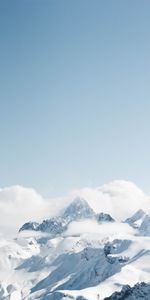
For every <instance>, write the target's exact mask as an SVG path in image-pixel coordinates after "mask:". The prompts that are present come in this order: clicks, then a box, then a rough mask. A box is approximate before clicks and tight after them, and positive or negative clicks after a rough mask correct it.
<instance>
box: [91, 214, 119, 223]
mask: <svg viewBox="0 0 150 300" xmlns="http://www.w3.org/2000/svg"><path fill="white" fill-rule="evenodd" d="M96 219H97V221H98V222H115V220H114V219H113V218H112V217H111V216H110V215H109V214H105V213H100V214H97V215H96Z"/></svg>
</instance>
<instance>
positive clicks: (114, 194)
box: [0, 181, 150, 236]
mask: <svg viewBox="0 0 150 300" xmlns="http://www.w3.org/2000/svg"><path fill="white" fill-rule="evenodd" d="M78 196H79V197H81V198H84V199H85V200H87V202H88V203H89V205H90V206H91V207H92V208H93V209H94V210H95V212H106V213H109V214H110V215H112V217H113V218H115V219H116V220H117V221H120V220H124V219H126V218H127V217H129V216H131V215H132V214H133V213H135V212H136V211H137V210H138V209H143V210H146V211H149V209H150V199H149V197H148V196H147V195H145V194H144V193H143V192H142V191H141V190H140V189H139V188H138V187H137V186H136V185H135V184H133V183H131V182H127V181H113V182H111V183H109V184H106V185H103V186H102V187H100V188H83V189H80V190H76V191H73V192H72V193H71V194H70V195H68V196H67V197H62V198H51V199H44V198H43V197H42V196H41V195H40V194H38V193H37V192H36V191H35V190H34V189H32V188H24V187H22V186H12V187H6V188H1V189H0V233H1V234H2V235H10V236H11V235H13V234H15V233H17V231H18V229H19V228H20V227H21V225H22V224H24V223H25V222H28V221H41V220H43V219H44V218H50V217H52V216H54V215H58V214H59V213H60V212H61V210H63V209H64V208H65V207H66V206H67V204H68V203H69V202H70V201H71V200H73V199H74V198H75V197H78ZM89 230H90V229H89Z"/></svg>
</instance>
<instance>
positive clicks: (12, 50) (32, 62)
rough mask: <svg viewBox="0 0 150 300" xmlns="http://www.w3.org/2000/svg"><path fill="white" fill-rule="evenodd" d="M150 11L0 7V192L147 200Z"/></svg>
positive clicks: (25, 2) (117, 6) (115, 5)
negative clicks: (119, 184) (121, 194)
mask: <svg viewBox="0 0 150 300" xmlns="http://www.w3.org/2000/svg"><path fill="white" fill-rule="evenodd" d="M149 131H150V1H149V0H143V1H141V0H124V1H120V0H112V1H111V0H109V1H108V0H103V1H101V0H93V1H92V0H74V1H73V0H72V1H71V0H59V1H57V0H21V1H20V0H18V1H16V0H13V1H12V0H9V1H8V0H1V1H0V186H5V185H7V186H8V185H13V184H21V185H24V186H32V187H34V188H36V189H37V190H38V191H39V192H41V193H42V194H44V195H60V194H65V193H66V192H67V191H70V190H71V189H73V188H76V187H82V186H87V185H89V186H97V185H101V184H103V183H105V182H108V181H110V180H113V179H127V180H132V181H134V182H135V183H136V184H138V185H139V186H140V187H142V188H143V189H144V190H145V191H149V192H150V180H149V178H150V132H149Z"/></svg>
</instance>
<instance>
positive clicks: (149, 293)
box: [104, 282, 150, 300]
mask: <svg viewBox="0 0 150 300" xmlns="http://www.w3.org/2000/svg"><path fill="white" fill-rule="evenodd" d="M140 299H143V300H150V283H145V282H141V283H137V284H136V285H135V286H134V287H130V286H129V285H125V286H124V287H123V288H122V290H121V292H115V293H113V294H112V295H111V296H110V297H107V298H105V299H104V300H140Z"/></svg>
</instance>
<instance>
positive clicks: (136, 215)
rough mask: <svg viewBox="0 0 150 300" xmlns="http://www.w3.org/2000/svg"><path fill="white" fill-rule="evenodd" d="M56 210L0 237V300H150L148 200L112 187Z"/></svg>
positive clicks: (129, 187) (75, 197) (77, 195)
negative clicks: (10, 234) (5, 236)
mask: <svg viewBox="0 0 150 300" xmlns="http://www.w3.org/2000/svg"><path fill="white" fill-rule="evenodd" d="M4 194H5V193H4V191H3V195H4ZM32 194H33V191H32ZM0 197H2V195H0ZM5 197H6V195H5ZM9 197H10V190H9ZM13 198H14V199H15V196H14V191H13ZM17 201H18V200H17ZM40 201H41V206H42V201H43V200H41V198H40ZM40 201H39V202H38V205H39V207H40ZM46 205H47V206H46V207H47V208H48V207H49V205H48V204H46ZM42 211H44V210H43V208H42ZM58 211H59V213H58V214H55V215H54V214H53V215H52V216H51V214H50V213H49V215H50V217H49V218H48V213H46V219H44V217H45V216H44V215H43V219H42V218H41V220H39V216H38V217H37V219H36V218H35V214H34V217H33V221H31V218H29V220H27V222H26V223H24V224H22V226H21V227H20V228H18V233H16V235H15V236H14V238H11V237H8V238H4V234H3V232H2V236H1V238H0V300H4V299H5V300H6V299H7V300H35V299H41V300H59V299H64V300H67V299H70V300H71V299H77V300H84V299H88V300H102V299H105V298H108V299H110V300H111V299H112V300H114V299H116V300H117V299H138V297H139V299H141V298H140V297H141V295H144V296H143V297H144V298H143V299H147V300H148V299H150V198H149V197H148V196H147V195H145V194H144V193H143V192H142V191H141V190H140V189H139V188H137V187H136V186H135V185H134V184H133V183H130V182H125V181H114V182H111V183H109V184H107V185H104V186H102V187H100V188H97V189H93V190H92V189H88V188H86V189H82V190H79V191H74V192H73V193H72V196H71V197H70V199H69V200H68V199H67V200H66V201H64V207H63V206H62V207H61V210H60V209H59V210H58ZM24 218H25V217H24ZM25 219H26V218H25ZM13 220H14V219H13ZM1 228H2V226H1ZM1 230H2V229H1Z"/></svg>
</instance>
